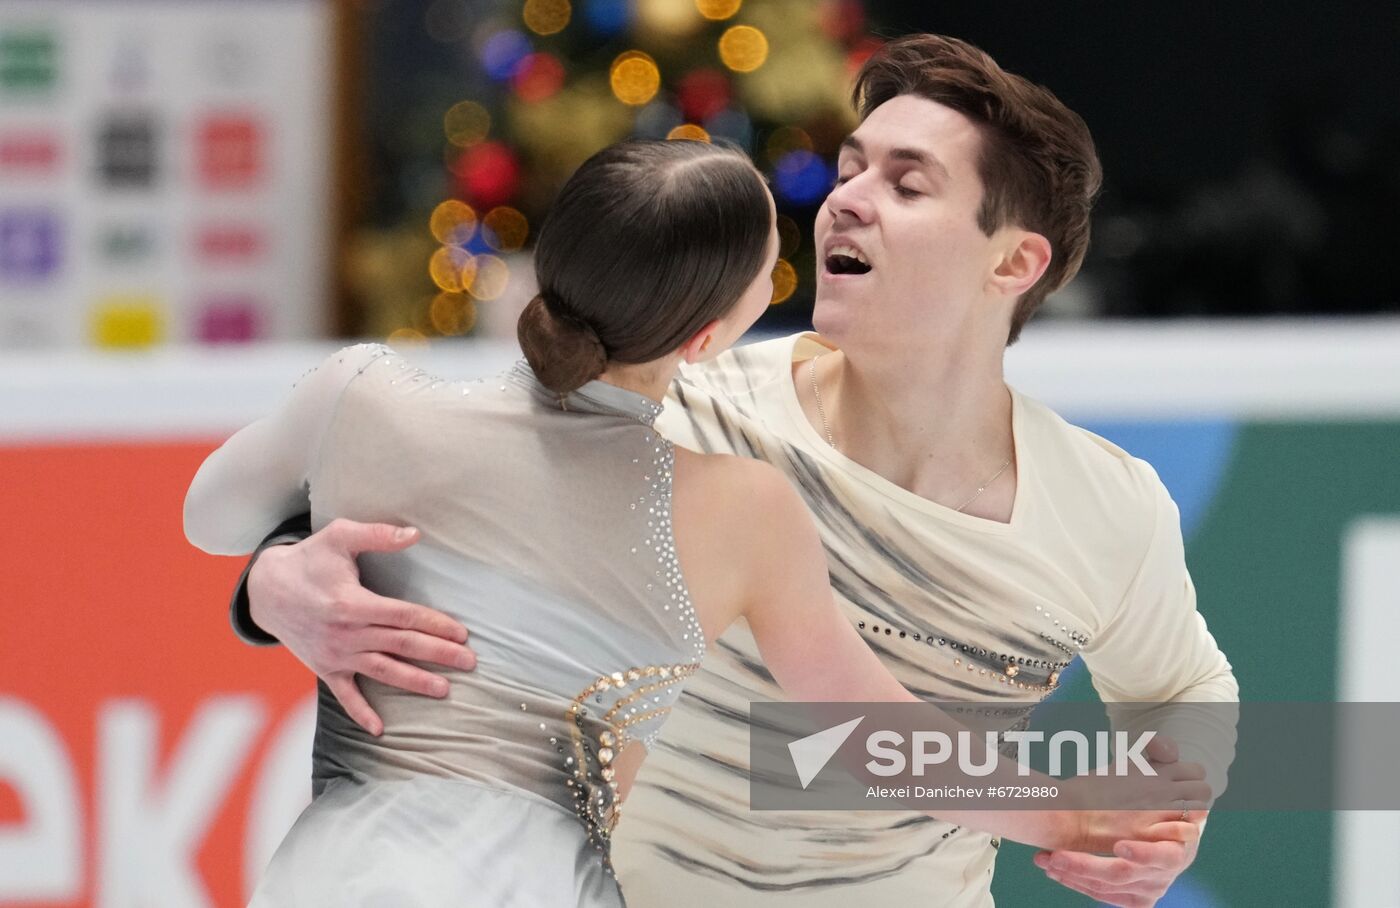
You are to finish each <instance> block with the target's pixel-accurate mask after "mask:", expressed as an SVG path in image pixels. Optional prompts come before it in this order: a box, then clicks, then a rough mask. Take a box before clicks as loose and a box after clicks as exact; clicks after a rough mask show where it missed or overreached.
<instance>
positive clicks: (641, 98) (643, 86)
mask: <svg viewBox="0 0 1400 908" xmlns="http://www.w3.org/2000/svg"><path fill="white" fill-rule="evenodd" d="M608 81H609V82H610V83H611V85H612V92H613V95H614V96H615V97H616V98H617V99H618V100H619V101H621V102H622V103H623V104H630V105H632V106H633V107H640V106H641V105H643V104H645V103H647V102H648V101H650V100H651V99H652V98H654V97H655V96H656V92H657V91H658V90H659V89H660V88H661V70H659V69H657V67H656V61H655V60H653V59H652V58H651V57H649V56H647V55H646V54H644V53H642V52H641V51H639V50H629V51H626V52H624V53H622V54H620V55H618V58H617V59H616V60H614V61H613V65H612V71H611V72H610V73H609V76H608Z"/></svg>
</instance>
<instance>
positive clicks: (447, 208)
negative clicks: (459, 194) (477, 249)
mask: <svg viewBox="0 0 1400 908" xmlns="http://www.w3.org/2000/svg"><path fill="white" fill-rule="evenodd" d="M428 229H429V230H431V231H432V232H433V238H434V239H436V240H437V241H438V242H439V243H447V244H450V245H455V246H460V245H462V244H464V243H466V242H468V241H469V240H471V238H472V234H473V233H475V232H476V212H475V211H473V210H472V206H470V205H468V204H467V203H466V202H459V201H458V200H456V199H448V200H447V201H446V202H443V203H442V204H440V205H438V207H436V208H434V209H433V216H432V217H431V218H429V219H428Z"/></svg>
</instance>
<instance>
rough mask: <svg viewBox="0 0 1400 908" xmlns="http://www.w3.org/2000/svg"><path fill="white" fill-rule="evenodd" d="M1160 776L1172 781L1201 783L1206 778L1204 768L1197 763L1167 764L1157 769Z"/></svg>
mask: <svg viewBox="0 0 1400 908" xmlns="http://www.w3.org/2000/svg"><path fill="white" fill-rule="evenodd" d="M1157 771H1158V773H1159V774H1160V775H1163V776H1165V777H1166V778H1168V779H1172V780H1173V781H1178V782H1179V781H1183V780H1186V781H1197V782H1199V781H1202V780H1203V779H1205V777H1206V768H1205V767H1204V766H1202V765H1201V764H1199V763H1167V764H1165V765H1161V766H1159V767H1157Z"/></svg>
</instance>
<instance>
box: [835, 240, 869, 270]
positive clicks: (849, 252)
mask: <svg viewBox="0 0 1400 908" xmlns="http://www.w3.org/2000/svg"><path fill="white" fill-rule="evenodd" d="M826 270H827V271H828V272H829V273H831V274H869V273H870V263H869V262H867V261H866V260H865V256H864V255H862V254H861V252H860V250H859V249H856V248H855V247H854V246H833V247H832V248H831V251H830V252H828V253H827V254H826Z"/></svg>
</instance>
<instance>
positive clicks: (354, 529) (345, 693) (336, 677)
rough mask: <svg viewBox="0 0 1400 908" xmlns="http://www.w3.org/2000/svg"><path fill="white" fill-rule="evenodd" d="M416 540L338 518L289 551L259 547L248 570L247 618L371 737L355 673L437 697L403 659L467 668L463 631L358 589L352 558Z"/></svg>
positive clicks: (426, 676) (436, 686)
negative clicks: (319, 682)
mask: <svg viewBox="0 0 1400 908" xmlns="http://www.w3.org/2000/svg"><path fill="white" fill-rule="evenodd" d="M418 537H419V533H418V531H417V530H416V529H413V528H407V527H396V526H392V525H390V524H383V523H356V522H354V521H352V520H345V519H340V518H338V519H336V520H333V521H331V522H330V523H329V524H328V525H327V526H326V527H325V528H324V529H322V530H321V531H320V532H318V533H315V534H313V535H311V536H310V537H308V538H306V539H304V540H302V541H301V542H298V543H296V544H294V545H277V546H272V547H270V548H268V549H265V550H264V551H263V552H262V554H261V555H259V556H258V559H257V561H255V562H254V563H253V567H252V569H251V570H250V571H249V572H248V605H249V613H250V614H251V615H252V618H253V621H254V622H256V623H257V625H258V626H259V627H260V628H262V629H263V630H265V631H267V632H268V633H269V634H271V635H273V636H274V637H276V638H277V639H278V640H279V641H281V643H282V644H283V645H284V646H286V647H287V649H289V650H291V652H292V655H294V656H296V657H297V658H298V659H300V660H301V661H302V663H304V664H305V665H306V666H307V667H308V668H310V669H311V670H312V671H313V672H315V673H316V675H317V676H318V677H320V678H321V679H322V680H323V681H325V682H326V686H327V687H329V688H330V690H331V693H333V694H334V695H335V698H336V699H337V700H339V701H340V705H341V706H343V707H344V708H345V711H346V713H348V714H349V716H350V718H351V719H353V720H355V722H356V723H358V724H359V725H360V726H362V727H363V728H364V729H365V731H368V732H369V733H370V734H372V735H378V734H380V733H382V732H383V730H384V723H383V721H382V720H381V719H380V718H379V715H378V714H377V713H375V711H374V710H373V709H372V708H371V707H370V705H369V703H368V701H366V700H365V698H364V695H363V694H361V693H360V689H359V688H358V687H357V686H356V684H355V675H356V674H361V675H364V676H366V677H369V678H373V679H375V680H376V681H380V682H382V683H384V684H388V685H390V686H391V687H399V688H402V689H404V690H407V691H412V692H414V693H419V694H423V695H425V696H429V697H445V696H447V690H448V685H447V679H445V678H443V677H441V676H440V675H436V674H433V673H432V672H429V671H424V670H423V669H421V668H418V667H417V666H414V665H410V664H408V663H407V662H405V661H403V660H404V659H414V660H417V661H419V662H434V663H437V664H439V665H446V666H451V667H453V668H460V669H464V670H466V671H470V670H472V669H474V668H475V667H476V654H475V653H473V652H472V651H471V650H470V649H468V648H467V647H466V645H465V644H466V640H467V629H466V628H465V627H463V626H462V625H461V624H459V623H458V622H457V621H455V620H453V619H452V618H449V617H448V616H446V615H444V614H442V613H441V612H438V611H434V610H433V609H430V608H428V607H427V606H423V605H416V604H414V603H412V602H403V601H401V600H398V599H389V598H386V597H384V596H380V595H377V594H375V593H372V592H370V591H369V590H367V589H365V588H364V587H363V586H361V585H360V570H359V566H358V565H357V564H356V562H355V557H356V556H357V555H359V554H360V553H361V552H397V551H400V550H402V549H406V548H408V547H409V546H410V545H412V544H413V543H415V542H417V541H418Z"/></svg>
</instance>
